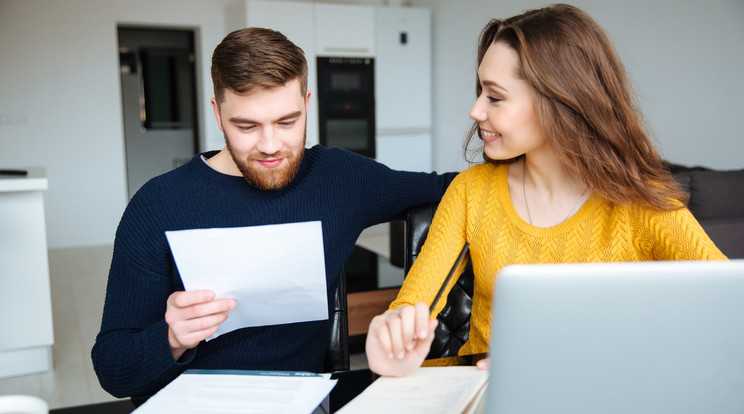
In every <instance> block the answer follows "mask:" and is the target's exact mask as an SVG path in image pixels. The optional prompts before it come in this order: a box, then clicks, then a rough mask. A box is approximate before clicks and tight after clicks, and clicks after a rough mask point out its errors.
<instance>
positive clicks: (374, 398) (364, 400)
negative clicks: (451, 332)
mask: <svg viewBox="0 0 744 414" xmlns="http://www.w3.org/2000/svg"><path fill="white" fill-rule="evenodd" d="M487 381H488V371H485V370H479V369H478V368H477V367H471V366H446V367H423V368H419V369H417V370H416V371H415V372H414V373H413V374H411V375H408V376H405V377H380V378H378V379H377V380H376V381H375V382H373V383H372V384H371V385H370V386H369V387H367V388H366V389H365V390H364V391H362V393H361V394H359V395H357V396H356V397H355V398H354V399H353V400H351V401H350V402H349V403H348V404H346V405H344V406H343V407H342V408H341V409H340V410H339V411H338V413H339V414H347V413H348V414H378V413H391V412H395V413H432V414H456V413H457V414H459V413H463V412H466V410H467V409H468V408H469V407H470V406H473V407H474V406H476V405H477V401H475V397H476V396H477V395H478V394H479V393H480V392H481V390H482V389H483V387H484V386H485V385H486V382H487ZM468 412H469V411H468Z"/></svg>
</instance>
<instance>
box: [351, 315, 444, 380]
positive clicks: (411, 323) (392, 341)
mask: <svg viewBox="0 0 744 414" xmlns="http://www.w3.org/2000/svg"><path fill="white" fill-rule="evenodd" d="M437 323H438V321H437V320H436V319H433V318H430V317H429V306H427V305H426V304H425V303H423V302H420V303H417V304H416V306H401V307H400V308H397V309H394V310H388V311H386V312H385V313H383V314H382V315H378V316H375V317H374V318H373V319H372V322H370V324H369V331H368V332H367V342H366V344H365V352H366V353H367V362H368V364H369V368H370V370H372V371H373V372H375V373H377V374H379V375H386V376H396V377H398V376H403V375H408V374H410V373H411V372H413V371H414V370H415V369H416V368H418V367H419V366H421V363H422V362H424V359H425V358H426V355H428V354H429V349H430V348H431V343H432V341H433V340H434V329H436V327H437Z"/></svg>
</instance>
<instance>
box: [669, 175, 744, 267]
mask: <svg viewBox="0 0 744 414" xmlns="http://www.w3.org/2000/svg"><path fill="white" fill-rule="evenodd" d="M667 167H668V168H669V171H670V172H671V173H672V175H673V176H674V179H675V180H677V182H678V183H680V185H682V186H683V187H684V188H685V189H686V190H687V191H689V192H690V202H689V204H688V208H689V209H690V211H691V212H692V214H693V215H694V216H695V218H696V219H697V220H698V222H699V223H700V225H701V226H703V229H705V232H706V233H708V236H709V237H710V238H711V240H713V242H714V243H715V244H716V246H718V248H719V249H721V251H722V252H723V254H725V255H726V256H728V257H729V259H738V258H744V169H741V170H713V169H709V168H704V167H686V166H682V165H677V164H667Z"/></svg>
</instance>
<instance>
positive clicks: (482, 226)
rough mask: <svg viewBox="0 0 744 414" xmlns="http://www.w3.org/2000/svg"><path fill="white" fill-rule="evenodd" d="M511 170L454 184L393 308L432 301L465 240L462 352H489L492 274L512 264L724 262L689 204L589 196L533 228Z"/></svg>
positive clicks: (479, 169)
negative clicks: (469, 283)
mask: <svg viewBox="0 0 744 414" xmlns="http://www.w3.org/2000/svg"><path fill="white" fill-rule="evenodd" d="M508 171H509V166H508V165H499V166H494V165H490V164H484V165H476V166H473V167H471V168H469V169H468V170H466V171H464V172H462V173H460V175H459V176H458V177H457V178H456V179H455V180H454V181H453V183H452V185H451V186H450V187H449V188H448V190H447V193H446V194H445V196H444V197H443V198H442V202H441V204H440V205H439V208H438V209H437V213H436V215H435V217H434V220H433V221H432V225H431V229H430V231H429V235H428V237H427V239H426V243H425V244H424V246H423V248H422V250H421V253H420V254H419V256H418V258H417V259H416V262H414V264H413V266H412V267H411V270H410V272H409V273H408V275H407V276H406V278H405V281H404V283H403V287H402V288H401V290H400V293H399V295H398V297H397V298H396V300H395V301H394V302H393V303H392V304H391V306H390V307H391V308H396V307H398V306H401V305H404V304H405V305H413V304H415V303H417V302H419V301H424V302H426V303H431V301H432V299H433V298H434V296H435V294H436V292H437V290H438V289H439V287H440V286H441V284H442V282H443V280H444V278H445V277H446V275H447V273H448V272H449V269H450V267H451V266H452V263H454V261H455V258H456V256H457V254H458V252H459V249H460V248H461V247H462V245H463V244H464V243H465V241H468V242H470V258H471V260H472V264H473V271H474V274H475V287H474V289H475V291H474V297H473V305H472V314H471V325H470V326H471V328H470V337H469V339H468V342H467V343H466V344H465V345H464V346H463V347H462V349H461V350H460V354H461V355H466V354H472V353H480V352H487V351H488V342H489V339H490V325H491V321H490V318H491V298H492V294H493V288H494V285H495V283H497V281H496V275H497V274H498V272H499V271H500V270H501V268H503V267H504V266H507V265H509V264H519V263H528V264H529V263H579V262H620V261H645V260H723V259H726V257H725V256H724V255H723V254H722V253H721V251H720V250H719V249H718V248H717V247H716V246H715V244H714V243H713V242H712V241H711V240H710V238H709V237H708V236H707V235H706V234H705V231H704V230H703V229H702V227H701V226H700V224H699V223H698V222H697V221H696V220H695V218H694V217H693V216H692V214H691V213H690V212H689V210H687V209H686V208H680V209H678V210H674V211H666V212H658V211H653V210H649V209H643V208H637V207H627V206H620V205H616V204H613V203H610V202H607V201H606V200H604V199H602V198H600V197H598V196H595V195H592V196H591V197H590V198H589V200H587V201H586V203H585V204H584V205H583V206H582V208H581V209H580V210H579V211H578V212H577V213H576V214H575V215H573V216H572V217H571V218H569V219H568V220H566V221H564V222H563V223H560V224H558V225H556V226H553V227H550V228H540V227H534V226H532V225H530V224H529V223H527V222H525V221H524V220H522V219H521V217H519V215H518V214H517V212H516V210H515V209H514V207H513V205H512V203H511V197H510V195H509V187H508V182H507V176H508ZM453 284H454V282H453ZM443 306H444V304H441V305H440V306H439V308H440V309H441V307H443ZM437 311H438V310H437Z"/></svg>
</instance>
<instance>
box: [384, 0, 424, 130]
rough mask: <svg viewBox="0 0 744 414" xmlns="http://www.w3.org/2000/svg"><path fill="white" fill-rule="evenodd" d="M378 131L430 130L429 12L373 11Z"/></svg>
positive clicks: (419, 10)
mask: <svg viewBox="0 0 744 414" xmlns="http://www.w3.org/2000/svg"><path fill="white" fill-rule="evenodd" d="M376 16H377V17H376V29H375V34H376V46H377V54H376V59H375V98H376V101H377V113H376V117H377V123H376V126H377V130H378V132H380V133H386V131H387V130H391V129H392V130H400V129H426V130H428V129H429V128H430V127H431V102H432V93H431V89H432V80H431V11H430V10H428V9H417V8H401V7H378V8H377V10H376Z"/></svg>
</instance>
